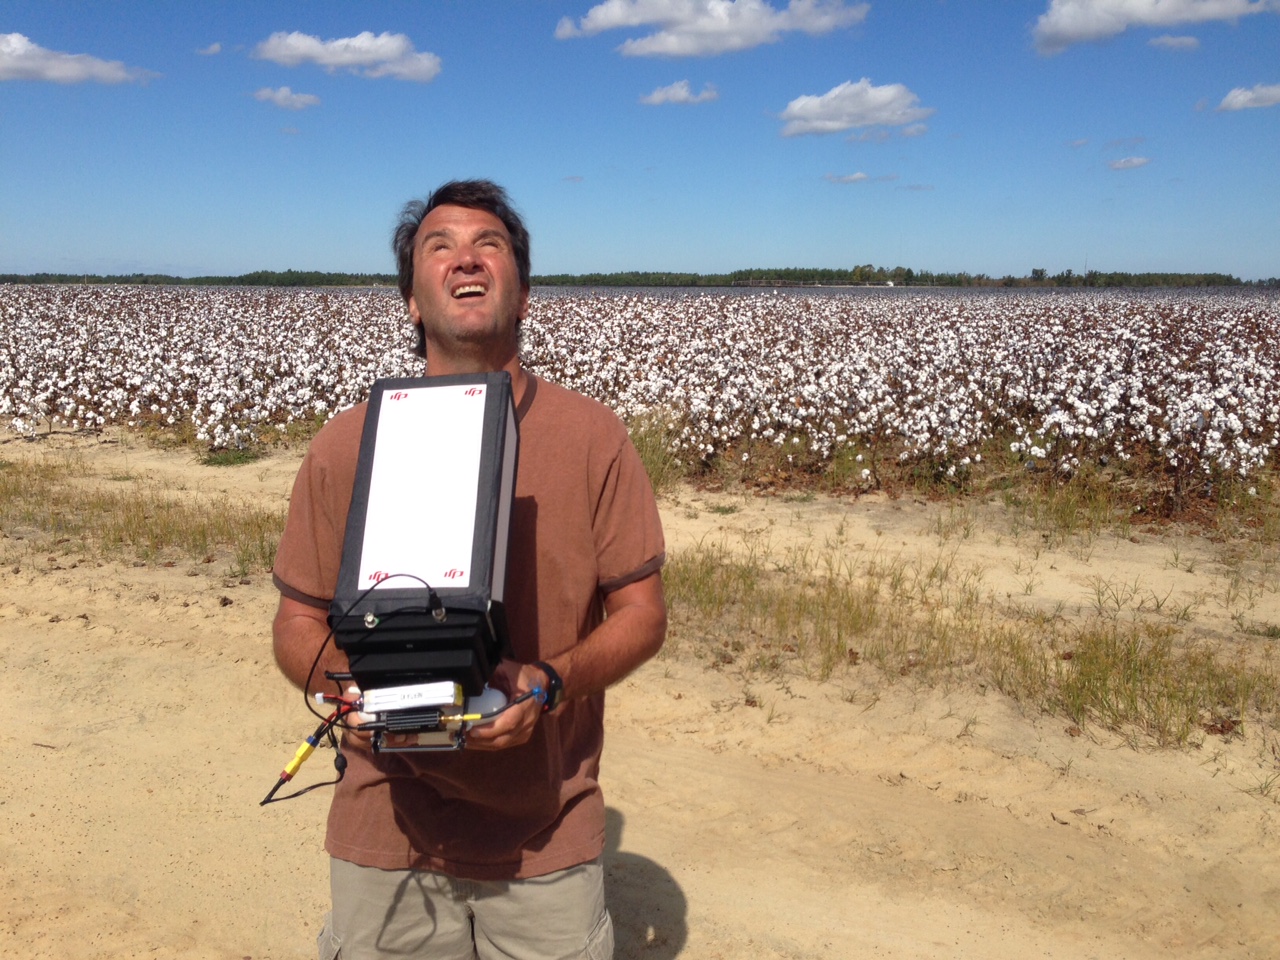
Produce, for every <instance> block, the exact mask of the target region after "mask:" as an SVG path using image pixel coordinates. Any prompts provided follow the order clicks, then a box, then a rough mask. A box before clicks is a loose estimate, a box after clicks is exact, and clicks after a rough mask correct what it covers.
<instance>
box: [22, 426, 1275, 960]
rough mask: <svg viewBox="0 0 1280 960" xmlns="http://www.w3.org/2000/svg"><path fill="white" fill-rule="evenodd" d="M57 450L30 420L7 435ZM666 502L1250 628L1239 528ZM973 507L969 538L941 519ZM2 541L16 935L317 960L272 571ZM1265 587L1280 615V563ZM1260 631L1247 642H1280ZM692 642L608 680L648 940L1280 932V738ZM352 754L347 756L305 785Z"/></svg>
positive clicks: (164, 467)
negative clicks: (1198, 731)
mask: <svg viewBox="0 0 1280 960" xmlns="http://www.w3.org/2000/svg"><path fill="white" fill-rule="evenodd" d="M60 442H61V443H62V444H63V445H65V444H67V443H71V442H72V441H70V440H65V439H64V440H62V441H60ZM57 443H58V438H54V439H53V440H51V441H45V442H43V443H41V444H28V443H22V442H18V441H12V440H10V441H5V442H2V443H0V458H2V459H9V460H13V459H16V458H18V457H23V456H41V455H48V453H49V452H50V451H51V450H52V449H54V448H55V447H56V446H57ZM75 444H76V446H77V448H78V449H80V450H82V451H83V452H84V454H85V456H87V457H88V458H89V459H90V462H91V463H92V464H93V465H94V466H95V468H96V469H98V470H99V471H100V472H101V473H102V475H103V476H123V475H128V476H148V477H152V478H155V479H157V480H159V481H161V482H164V483H168V484H172V485H174V486H175V487H180V488H182V489H185V490H187V491H189V492H191V493H193V494H197V495H198V494H201V493H217V492H219V491H226V492H228V493H230V494H232V495H233V496H245V497H253V498H257V499H261V500H262V501H264V502H277V503H283V502H284V500H285V498H286V496H287V492H288V488H289V483H290V480H291V478H292V475H293V472H294V471H295V469H296V467H297V462H298V455H297V454H296V453H295V454H290V453H282V454H278V455H276V456H274V457H272V458H271V459H269V460H267V461H263V462H259V463H255V464H250V465H247V466H242V467H235V468H208V467H201V466H198V465H196V464H194V463H192V462H190V460H189V459H187V458H186V457H184V456H182V455H176V454H170V453H164V452H160V451H156V450H153V449H149V448H146V447H143V446H139V445H137V444H136V443H127V442H125V443H122V442H101V441H85V440H79V441H75ZM984 509H985V508H984ZM991 509H992V510H994V508H991ZM663 512H664V519H665V521H666V523H667V529H668V537H669V540H670V542H671V546H672V548H673V549H674V550H679V549H680V548H681V547H682V546H685V547H687V546H689V545H690V544H692V543H695V542H698V541H699V540H701V541H703V542H706V541H707V539H708V538H712V539H716V538H718V539H719V540H720V541H722V542H724V543H725V544H727V545H729V546H730V547H731V548H732V547H735V546H741V547H742V548H744V549H745V548H750V547H751V546H752V545H755V548H756V549H760V548H761V544H764V545H765V548H766V549H768V550H770V551H774V552H776V553H778V554H779V555H781V554H783V553H785V552H786V551H787V550H788V549H792V548H795V547H797V546H798V545H799V546H802V545H803V544H805V543H817V542H823V543H828V542H832V537H833V534H838V535H837V536H835V541H834V542H836V543H838V544H839V545H840V548H841V549H847V550H850V551H855V552H856V551H866V550H876V551H880V552H881V555H884V556H889V555H895V554H896V555H899V556H901V557H903V558H905V559H907V560H908V561H911V562H914V561H913V558H914V560H919V559H920V558H927V557H929V556H931V555H934V554H936V553H938V551H940V550H947V551H951V552H953V553H954V554H955V556H956V559H957V562H959V563H961V564H972V566H973V569H974V570H980V571H981V578H982V583H983V585H984V589H985V590H987V591H988V592H989V594H990V596H991V597H992V598H993V601H994V600H995V599H998V598H1000V597H1006V598H1007V597H1012V596H1015V595H1020V596H1024V597H1026V598H1027V602H1031V603H1040V604H1044V605H1046V606H1048V607H1054V606H1056V607H1058V609H1065V610H1066V611H1067V613H1068V614H1071V613H1073V612H1074V613H1076V614H1081V615H1083V614H1086V613H1087V608H1088V606H1089V604H1090V602H1091V599H1090V598H1091V597H1092V598H1094V599H1095V600H1096V596H1097V590H1096V587H1097V584H1098V582H1099V581H1098V580H1096V579H1093V578H1096V577H1098V576H1103V577H1105V578H1107V579H1108V582H1111V583H1113V584H1116V583H1123V584H1129V583H1132V584H1135V589H1134V593H1135V595H1139V594H1141V595H1145V593H1148V592H1149V593H1150V594H1151V596H1152V598H1153V602H1154V598H1159V597H1165V598H1167V599H1166V600H1165V601H1164V602H1166V603H1169V604H1170V605H1173V604H1176V603H1179V602H1185V603H1187V604H1191V605H1192V607H1193V609H1194V611H1195V620H1194V622H1195V624H1196V629H1197V630H1199V631H1200V632H1201V635H1202V636H1203V637H1204V639H1205V640H1206V641H1207V642H1213V643H1217V644H1221V645H1224V646H1226V645H1231V644H1236V645H1239V644H1241V643H1242V642H1243V641H1242V640H1241V639H1240V636H1241V634H1240V631H1239V630H1236V629H1233V626H1232V623H1231V621H1230V614H1231V613H1232V612H1236V613H1239V607H1238V603H1239V597H1238V596H1233V595H1232V594H1231V592H1230V590H1229V589H1228V588H1227V587H1226V586H1224V584H1226V583H1227V574H1228V567H1229V565H1230V556H1229V555H1228V553H1224V550H1225V549H1226V548H1227V547H1229V546H1230V545H1223V544H1213V543H1209V542H1206V541H1201V540H1198V539H1196V538H1190V537H1183V538H1181V539H1180V540H1177V541H1174V540H1173V539H1172V537H1171V535H1163V534H1162V535H1159V536H1157V535H1154V534H1152V533H1150V532H1148V531H1145V530H1139V531H1138V532H1137V533H1136V534H1135V535H1134V538H1133V540H1129V539H1122V538H1110V539H1106V540H1099V541H1096V542H1095V543H1094V544H1092V545H1091V546H1089V547H1088V548H1085V547H1082V546H1081V545H1079V544H1076V545H1074V546H1071V545H1063V546H1061V547H1059V548H1056V549H1050V548H1048V547H1045V546H1044V545H1042V544H1036V543H1034V537H1031V538H1028V537H1013V536H1011V535H1010V534H1009V532H1008V530H1007V529H1004V528H1002V527H1001V526H1000V524H999V522H997V520H996V519H993V518H988V517H984V516H982V515H980V514H981V512H980V511H979V515H977V516H968V517H967V519H966V518H965V517H960V518H957V515H956V514H955V511H954V508H949V507H947V506H946V505H936V504H924V503H918V502H915V501H912V500H906V501H886V500H879V501H872V500H867V499H865V498H864V499H863V500H861V501H857V502H854V501H835V500H823V499H812V500H798V499H793V500H792V501H791V502H787V500H786V499H784V498H772V499H761V498H745V497H738V498H734V497H729V496H726V495H723V494H722V495H710V494H698V493H696V492H693V491H688V490H683V491H680V492H679V493H678V494H677V495H676V496H674V497H672V498H669V499H667V500H666V501H664V504H663ZM969 520H972V521H973V522H972V523H969V522H968V521H969ZM961 521H965V522H964V523H963V524H961V525H963V526H966V534H967V535H965V536H956V535H953V536H951V537H950V538H946V537H944V536H943V535H942V531H945V530H951V531H952V532H953V534H954V531H955V530H956V529H957V528H958V527H957V524H960V522H961ZM20 537H21V538H22V539H19V538H20ZM0 549H2V551H3V553H2V556H0V559H2V561H3V568H2V569H0V656H2V657H3V665H4V669H3V671H0V696H3V698H4V701H5V702H7V703H9V704H10V705H11V707H10V722H9V723H8V724H6V725H5V727H4V728H3V730H2V731H0V750H2V751H3V755H4V757H5V768H4V772H3V774H0V863H2V864H3V870H0V949H2V950H3V953H4V954H5V956H6V957H11V958H34V957H56V958H63V957H183V958H206V957H208V958H231V960H239V958H246V960H248V958H255V960H257V958H275V957H279V958H293V957H307V956H314V952H315V948H314V937H315V934H316V932H317V930H318V925H319V922H320V918H321V915H322V914H323V913H324V911H325V909H326V898H327V867H326V859H325V855H324V853H323V850H322V839H323V822H324V816H325V811H326V807H327V803H328V792H327V791H326V790H320V791H316V792H314V793H312V794H309V795H308V796H306V797H305V798H302V799H298V800H294V801H291V802H289V803H282V804H276V805H272V806H270V807H266V808H261V807H259V806H258V801H259V800H260V799H262V797H263V795H264V794H265V793H266V791H267V789H268V788H269V787H270V786H271V785H272V783H274V780H275V777H276V775H277V773H278V771H279V769H280V767H281V765H282V764H283V763H284V761H286V760H287V759H288V758H289V757H290V756H291V755H292V751H293V749H294V747H295V746H296V744H297V743H298V741H299V740H300V739H301V737H302V736H304V735H305V734H306V733H308V732H309V731H310V729H311V722H310V720H309V715H308V714H307V713H306V712H305V711H304V708H303V705H302V702H301V697H300V695H299V694H297V693H296V692H295V691H293V690H292V688H290V687H289V686H288V685H287V684H286V683H285V682H284V681H283V680H282V679H281V678H280V677H279V676H278V675H277V673H276V671H275V668H274V665H273V663H272V658H271V652H270V637H269V624H270V618H271V614H272V611H273V609H274V604H275V593H274V591H273V589H272V587H271V583H270V579H269V577H268V576H264V575H259V574H255V575H252V576H250V577H247V578H240V577H236V576H230V575H229V574H228V573H227V567H226V564H225V563H213V564H198V563H191V562H189V561H180V562H178V563H176V564H175V565H174V566H162V565H160V564H153V565H148V566H138V565H134V564H133V563H131V562H128V561H125V562H120V561H105V560H101V559H97V558H93V557H86V556H78V555H76V554H67V553H64V552H61V550H62V549H63V548H54V547H51V546H49V545H47V544H41V543H39V541H38V540H35V539H33V538H31V537H30V536H29V535H28V533H27V532H24V531H15V530H8V531H4V539H3V540H0ZM1188 567H1190V568H1191V569H1190V570H1189V569H1188ZM1233 602H1235V603H1237V607H1236V608H1234V609H1233V607H1232V603H1233ZM1247 612H1248V616H1249V617H1251V618H1253V619H1255V620H1256V621H1258V622H1269V623H1280V603H1278V602H1277V596H1276V589H1275V584H1274V583H1270V584H1268V583H1263V582H1261V581H1259V582H1258V583H1256V584H1255V585H1254V588H1253V589H1252V590H1251V593H1250V600H1249V607H1248V611H1247ZM1255 643H1256V646H1255V648H1253V649H1251V650H1250V651H1248V655H1250V656H1262V657H1266V656H1270V655H1271V649H1272V648H1273V647H1274V645H1275V641H1264V640H1256V641H1255ZM691 645H692V641H690V640H689V639H688V638H684V639H683V640H682V639H681V638H680V637H679V636H678V635H673V639H672V643H671V644H670V645H669V649H668V650H667V651H666V652H664V654H663V655H662V656H660V657H659V658H658V659H656V660H654V661H653V662H651V663H650V664H648V665H647V666H645V667H644V668H643V669H641V670H640V671H639V672H638V673H637V674H635V675H634V676H632V677H631V678H629V679H627V680H626V681H625V682H623V683H622V684H620V685H619V686H618V687H617V688H616V689H615V690H614V691H612V692H611V693H610V695H609V711H608V727H609V731H608V740H607V747H606V754H605V765H604V774H603V778H604V782H605V788H606V795H607V801H608V804H609V816H610V852H609V854H608V858H607V868H608V874H607V876H608V883H609V895H610V901H611V906H612V909H613V912H614V915H615V920H616V923H617V926H618V936H619V949H618V955H619V956H620V957H623V958H638V957H645V958H655V960H656V958H675V957H680V958H690V960H692V958H736V957H753V958H783V957H785V958H796V957H816V956H821V957H877V958H943V957H960V958H984V960H998V958H1029V957H1054V958H1094V957H1097V958H1108V960H1113V958H1135V960H1137V958H1147V957H1152V958H1154V957H1187V958H1193V957H1194V958H1210V957H1240V958H1246V957H1247V958H1275V957H1280V859H1278V858H1277V857H1276V848H1277V844H1278V843H1280V804H1278V803H1277V797H1278V796H1280V786H1277V788H1276V789H1275V790H1270V789H1268V787H1267V785H1268V783H1269V782H1272V781H1271V780H1270V779H1269V778H1274V777H1275V776H1276V774H1277V771H1280V765H1278V762H1277V759H1276V750H1277V748H1276V745H1275V742H1274V738H1273V737H1272V736H1271V735H1269V734H1267V733H1266V732H1265V731H1262V730H1258V729H1256V728H1254V729H1248V728H1247V729H1246V730H1245V732H1244V733H1243V734H1241V733H1239V732H1237V733H1236V734H1234V735H1232V736H1230V737H1225V738H1224V737H1219V736H1209V735H1206V736H1204V737H1203V738H1202V739H1201V740H1200V741H1198V743H1197V745H1195V746H1193V747H1190V748H1187V749H1185V750H1180V751H1163V750H1156V749H1153V748H1150V747H1144V746H1141V745H1136V746H1135V745H1134V744H1133V743H1132V742H1128V743H1127V742H1125V741H1124V740H1123V739H1121V738H1119V737H1117V736H1114V735H1109V734H1105V733H1102V732H1099V731H1097V730H1085V732H1084V735H1083V736H1072V735H1070V734H1069V732H1068V730H1067V729H1066V728H1067V726H1068V723H1067V721H1065V720H1063V719H1062V718H1054V717H1042V716H1028V715H1026V714H1025V713H1023V712H1021V711H1020V710H1019V709H1018V708H1017V707H1016V705H1014V704H1012V703H1010V702H1009V701H1007V700H1006V699H1004V698H1003V697H1002V696H1000V695H999V694H997V693H995V692H986V693H983V692H979V691H972V690H960V689H954V688H951V689H947V688H940V689H929V688H924V687H920V686H917V685H916V684H915V683H914V682H913V681H912V680H911V679H910V678H907V679H897V678H895V682H893V683H889V682H888V681H887V680H886V679H884V678H882V677H878V676H877V675H875V674H874V673H873V672H872V670H871V668H870V667H865V666H864V667H859V668H851V669H849V670H847V671H843V672H838V673H837V675H836V676H834V677H832V678H831V679H830V680H828V681H826V682H824V683H819V682H816V681H814V680H812V679H806V678H804V677H803V676H788V675H786V674H785V673H784V674H779V675H773V676H764V675H759V674H753V673H751V672H749V671H744V670H741V669H739V668H737V666H736V665H728V666H724V667H722V668H721V669H718V670H713V669H709V668H708V667H707V666H706V665H705V663H706V661H704V660H700V659H698V658H695V657H694V656H692V654H691ZM330 769H331V768H330V766H329V755H328V754H327V753H324V752H321V753H318V754H317V756H316V758H314V759H313V760H312V761H311V762H310V764H308V766H307V767H306V768H305V769H304V771H303V773H302V774H301V775H300V777H299V780H300V781H306V780H307V778H312V779H322V778H324V779H327V777H328V775H329V770H330Z"/></svg>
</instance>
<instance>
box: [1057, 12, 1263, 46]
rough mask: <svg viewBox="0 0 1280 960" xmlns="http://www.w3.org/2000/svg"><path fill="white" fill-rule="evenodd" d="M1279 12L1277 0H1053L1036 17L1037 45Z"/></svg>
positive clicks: (1068, 43)
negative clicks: (1131, 29) (1139, 28)
mask: <svg viewBox="0 0 1280 960" xmlns="http://www.w3.org/2000/svg"><path fill="white" fill-rule="evenodd" d="M1269 10H1270V11H1276V10H1280V4H1278V3H1277V2H1276V0H1050V2H1049V9H1048V10H1046V11H1045V12H1044V13H1043V14H1041V15H1040V19H1039V20H1037V21H1036V26H1035V41H1036V49H1038V50H1039V51H1040V52H1041V53H1060V52H1061V51H1063V50H1065V49H1066V48H1067V47H1069V46H1071V45H1072V44H1073V43H1085V42H1088V41H1091V40H1105V39H1107V38H1108V37H1114V36H1116V35H1117V34H1120V33H1123V32H1124V31H1125V30H1128V29H1129V28H1130V27H1171V26H1174V25H1176V24H1182V23H1208V22H1210V21H1214V20H1236V19H1238V18H1239V17H1245V16H1249V15H1250V14H1254V13H1266V12H1267V11H1269Z"/></svg>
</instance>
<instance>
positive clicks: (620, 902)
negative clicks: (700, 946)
mask: <svg viewBox="0 0 1280 960" xmlns="http://www.w3.org/2000/svg"><path fill="white" fill-rule="evenodd" d="M625 822H626V821H625V818H624V817H623V815H622V814H621V813H620V812H619V811H617V810H615V809H614V808H613V807H607V808H606V809H605V851H604V888H605V897H606V899H607V901H608V904H609V913H610V914H612V915H613V929H614V937H615V940H616V951H617V954H616V955H617V957H618V960H631V958H636V957H643V958H645V960H673V958H675V957H676V956H677V955H679V953H680V951H681V950H682V949H683V948H684V944H685V940H687V939H688V936H689V928H688V925H687V922H686V915H687V913H688V904H687V903H686V901H685V898H684V892H683V891H682V890H681V889H680V885H679V884H678V883H676V881H675V878H674V877H672V876H671V874H670V873H668V872H667V871H666V870H665V869H664V868H663V867H662V866H661V865H660V864H657V863H655V862H654V861H652V860H650V859H649V858H648V857H642V856H640V855H639V854H635V853H623V852H621V850H620V848H621V846H622V828H623V824H624V823H625Z"/></svg>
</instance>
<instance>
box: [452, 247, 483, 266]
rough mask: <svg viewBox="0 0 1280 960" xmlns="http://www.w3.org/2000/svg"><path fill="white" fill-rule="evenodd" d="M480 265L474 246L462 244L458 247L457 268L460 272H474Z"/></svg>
mask: <svg viewBox="0 0 1280 960" xmlns="http://www.w3.org/2000/svg"><path fill="white" fill-rule="evenodd" d="M479 265H480V257H479V256H478V255H477V253H476V248H475V245H474V244H470V243H464V244H461V245H460V246H459V247H458V256H457V266H458V268H459V269H462V270H474V269H476V268H477V267H478V266H479Z"/></svg>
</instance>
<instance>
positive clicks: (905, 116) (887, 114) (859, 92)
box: [782, 77, 934, 137]
mask: <svg viewBox="0 0 1280 960" xmlns="http://www.w3.org/2000/svg"><path fill="white" fill-rule="evenodd" d="M919 103H920V98H919V97H917V96H916V95H915V94H914V93H912V92H911V91H910V90H908V89H907V88H906V87H904V86H903V85H902V84H900V83H889V84H886V85H884V86H883V87H873V86H872V85H871V81H870V80H868V79H867V78H866V77H863V78H862V79H861V80H859V81H858V82H857V83H854V82H853V81H852V80H846V81H845V82H844V83H842V84H840V86H838V87H833V88H832V89H830V90H828V91H827V92H826V93H824V94H823V95H822V96H820V97H815V96H803V97H796V98H795V99H794V100H792V101H791V102H790V103H788V104H787V109H785V110H783V111H782V119H783V120H785V121H787V125H786V126H785V127H783V128H782V135H783V136H784V137H794V136H799V135H800V134H805V133H839V132H840V131H841V130H850V129H852V128H854V127H905V126H907V125H908V124H916V123H919V122H920V121H921V120H925V119H927V118H929V117H931V116H933V114H934V110H933V109H932V108H928V107H921V106H919Z"/></svg>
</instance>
